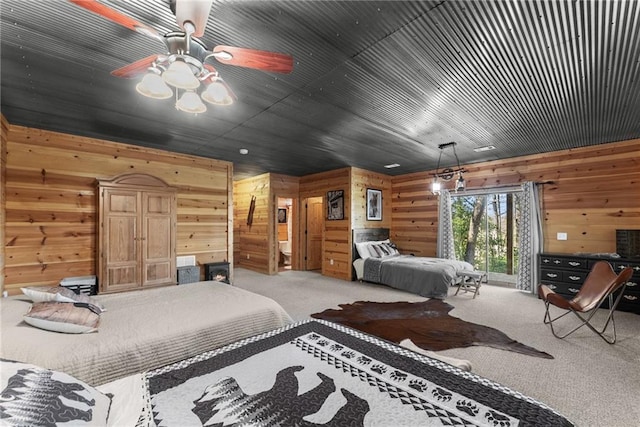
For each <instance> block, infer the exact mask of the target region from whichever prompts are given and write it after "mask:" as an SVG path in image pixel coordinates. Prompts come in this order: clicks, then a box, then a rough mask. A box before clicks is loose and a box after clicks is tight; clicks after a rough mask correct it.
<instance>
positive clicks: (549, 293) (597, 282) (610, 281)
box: [538, 261, 633, 344]
mask: <svg viewBox="0 0 640 427" xmlns="http://www.w3.org/2000/svg"><path fill="white" fill-rule="evenodd" d="M632 274H633V270H632V269H631V267H627V268H625V269H624V270H622V271H621V272H620V274H616V273H615V271H613V268H612V267H611V264H609V263H608V262H607V261H598V262H596V263H595V264H594V265H593V267H592V268H591V271H590V272H589V275H588V276H587V279H586V280H585V281H584V284H583V285H582V287H581V288H580V290H579V291H578V293H577V294H576V295H575V296H574V297H573V298H572V299H566V298H564V297H562V296H561V295H559V294H557V293H555V292H554V291H553V290H552V289H551V288H549V286H547V285H540V287H539V288H538V294H539V295H540V297H541V298H542V300H543V301H544V304H545V309H546V310H545V314H544V323H545V324H548V325H550V326H551V332H552V333H553V335H554V336H555V337H556V338H560V339H562V338H565V337H567V336H568V335H570V334H572V333H574V332H575V331H577V330H578V329H580V328H581V327H582V326H585V325H586V326H587V327H588V328H589V329H591V330H592V331H593V332H595V333H596V334H598V336H600V338H602V339H603V340H605V341H606V342H608V343H609V344H614V343H615V342H616V322H615V319H614V317H613V313H614V311H615V309H616V307H617V306H618V303H619V302H620V299H621V298H622V294H623V293H624V291H625V289H626V286H627V282H628V281H629V279H630V278H631V275H632ZM616 292H618V293H616ZM614 298H615V299H614ZM605 301H608V307H609V308H608V310H609V312H608V314H607V318H606V321H605V322H604V326H603V327H602V329H601V330H598V329H596V328H595V326H594V325H593V324H592V323H591V319H592V318H593V316H594V315H595V314H596V313H597V312H598V309H599V308H600V307H601V306H603V305H604V303H605ZM551 305H554V306H556V307H558V308H560V309H562V310H566V311H565V312H564V313H562V314H561V315H559V316H557V317H555V318H553V319H552V318H551V314H550V313H549V306H551ZM569 313H573V314H575V315H576V316H578V318H579V319H580V320H581V323H580V324H579V325H578V326H576V327H575V328H574V329H572V330H570V331H569V332H566V333H564V334H562V335H558V333H556V330H555V329H554V327H553V323H554V322H555V321H557V320H558V319H560V318H562V317H564V316H566V315H567V314H569ZM609 323H611V326H612V330H613V333H612V334H611V335H609V336H607V335H605V331H606V330H607V327H608V326H609Z"/></svg>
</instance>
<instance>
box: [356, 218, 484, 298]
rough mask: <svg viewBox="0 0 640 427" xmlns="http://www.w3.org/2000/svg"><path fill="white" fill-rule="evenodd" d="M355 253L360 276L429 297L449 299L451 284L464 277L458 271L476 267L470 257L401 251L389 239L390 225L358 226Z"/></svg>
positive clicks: (358, 275)
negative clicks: (448, 257)
mask: <svg viewBox="0 0 640 427" xmlns="http://www.w3.org/2000/svg"><path fill="white" fill-rule="evenodd" d="M353 256H354V259H353V267H354V272H355V277H356V278H357V279H358V280H363V281H366V282H371V283H379V284H383V285H387V286H390V287H393V288H396V289H401V290H405V291H408V292H411V293H414V294H417V295H421V296H423V297H426V298H438V299H445V298H446V297H447V295H448V292H449V288H450V287H451V286H452V285H455V284H458V283H460V281H461V280H462V276H461V275H460V274H458V273H460V272H463V271H473V270H474V267H473V265H472V264H470V263H468V262H466V261H457V260H450V259H443V258H429V257H418V256H413V255H403V254H400V253H399V251H398V250H397V248H395V245H393V242H391V241H390V240H389V229H388V228H367V229H354V230H353Z"/></svg>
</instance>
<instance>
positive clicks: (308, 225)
mask: <svg viewBox="0 0 640 427" xmlns="http://www.w3.org/2000/svg"><path fill="white" fill-rule="evenodd" d="M305 207H306V209H305V211H306V212H305V223H304V233H305V234H304V235H305V239H304V240H305V245H304V247H305V256H304V267H305V268H304V269H305V270H322V231H323V228H324V208H323V198H322V197H309V198H308V199H306V201H305Z"/></svg>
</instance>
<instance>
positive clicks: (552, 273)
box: [540, 268, 564, 282]
mask: <svg viewBox="0 0 640 427" xmlns="http://www.w3.org/2000/svg"><path fill="white" fill-rule="evenodd" d="M563 273H564V272H563V271H562V270H551V269H547V268H542V270H541V271H540V280H541V281H542V282H547V281H551V282H561V281H562V280H563V279H562V275H563Z"/></svg>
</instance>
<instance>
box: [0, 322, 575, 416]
mask: <svg viewBox="0 0 640 427" xmlns="http://www.w3.org/2000/svg"><path fill="white" fill-rule="evenodd" d="M33 377H40V378H46V379H47V380H49V381H48V382H47V381H40V382H38V381H30V382H27V381H25V378H33ZM52 379H54V381H53V382H55V384H56V387H57V388H56V391H55V393H52V392H51V391H50V389H51V388H52V387H51V385H50V383H51V382H52V381H51V380H52ZM40 384H41V385H40ZM0 386H2V387H3V390H4V391H3V397H5V399H3V401H1V402H0V409H1V410H2V413H3V417H4V418H5V419H3V421H6V422H7V423H8V424H10V425H11V423H12V422H15V423H16V424H21V423H22V424H28V425H38V424H39V422H40V420H39V417H41V416H42V413H47V414H49V417H50V421H53V422H58V421H59V422H71V421H76V420H77V419H78V418H80V417H84V419H85V420H86V419H87V417H89V418H90V420H89V421H90V422H92V424H93V425H100V424H101V423H104V424H108V425H131V426H133V425H139V426H154V425H158V426H175V425H179V426H192V425H197V426H201V425H225V426H226V425H260V426H276V425H286V426H289V425H304V426H312V425H335V426H345V425H354V426H356V425H367V426H368V425H379V426H391V425H393V426H404V427H407V426H418V425H420V426H424V425H430V426H441V425H447V426H452V425H459V426H461V425H466V426H471V425H474V426H478V425H480V426H483V425H484V426H504V427H507V426H516V425H520V426H533V425H536V426H539V425H545V426H570V425H572V424H571V422H570V421H569V420H567V419H566V418H565V417H564V416H562V415H561V414H559V413H558V412H557V411H555V410H553V409H551V408H549V407H547V406H546V405H544V404H543V403H540V402H538V401H536V400H534V399H532V398H529V397H527V396H524V395H522V394H520V393H517V392H515V391H512V390H510V389H508V388H507V387H504V386H502V385H500V384H497V383H494V382H492V381H490V380H487V379H485V378H482V377H479V376H477V375H474V374H472V373H469V372H465V371H462V370H460V369H457V368H455V367H453V366H451V365H448V364H447V363H444V362H441V361H438V360H435V359H431V358H429V357H426V356H423V355H420V354H418V353H414V352H413V351H411V350H408V349H405V348H403V347H400V346H397V345H395V344H393V343H390V342H388V341H383V340H380V339H378V338H376V337H373V336H371V335H367V334H364V333H362V332H358V331H356V330H353V329H350V328H347V327H344V326H340V325H337V324H334V323H329V322H325V321H321V320H307V321H303V322H299V323H295V324H291V325H287V326H284V327H282V328H279V329H277V330H274V331H270V332H267V333H264V334H260V335H257V336H254V337H251V338H247V339H244V340H241V341H238V342H236V343H233V344H230V345H228V346H225V347H222V348H219V349H216V350H213V351H209V352H205V353H203V354H200V355H198V356H196V357H193V358H190V359H187V360H184V361H181V362H179V363H175V364H171V365H167V366H164V367H161V368H159V369H155V370H151V371H146V372H142V373H138V374H134V375H130V376H128V377H125V378H123V379H120V380H117V381H114V382H110V383H107V384H104V385H102V386H100V387H98V388H92V387H88V386H86V385H84V384H82V383H78V382H74V380H73V378H69V377H61V376H60V375H59V373H51V372H50V371H46V370H44V371H43V370H39V368H38V367H34V366H24V365H17V366H16V365H15V364H12V363H11V362H3V365H2V383H0ZM27 391H28V392H27ZM74 393H75V394H76V395H81V396H82V399H80V398H76V399H75V400H76V402H75V403H74V405H73V407H70V406H71V405H67V404H64V401H62V399H60V398H59V397H58V396H59V395H63V396H65V397H67V398H69V399H72V398H73V397H74ZM78 400H81V401H80V402H78ZM61 401H62V402H63V404H62V405H61V404H60V402H61ZM35 407H38V408H43V407H44V408H47V409H51V410H47V411H43V410H39V411H35V410H33V408H35ZM105 408H108V409H105ZM89 410H91V413H90V414H89Z"/></svg>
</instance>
